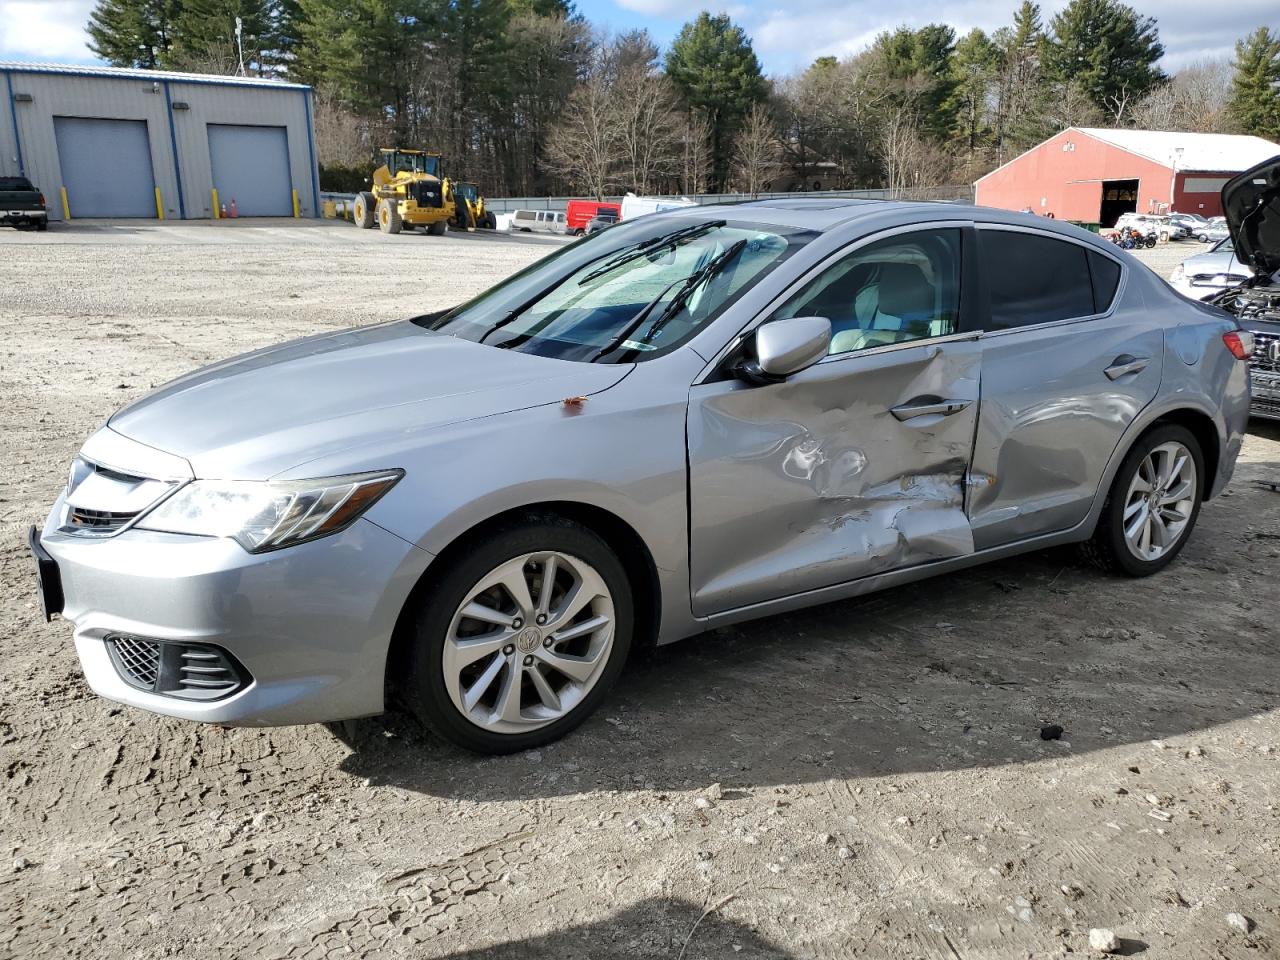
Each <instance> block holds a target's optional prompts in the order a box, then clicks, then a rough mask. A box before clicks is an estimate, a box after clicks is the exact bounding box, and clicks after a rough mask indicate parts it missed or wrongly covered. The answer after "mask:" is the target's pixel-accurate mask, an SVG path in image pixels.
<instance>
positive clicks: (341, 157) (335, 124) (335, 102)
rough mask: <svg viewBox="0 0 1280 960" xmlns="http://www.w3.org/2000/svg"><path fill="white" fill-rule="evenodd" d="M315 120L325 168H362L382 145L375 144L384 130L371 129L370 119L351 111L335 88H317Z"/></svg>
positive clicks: (320, 158) (317, 144) (319, 148)
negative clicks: (338, 95) (340, 98)
mask: <svg viewBox="0 0 1280 960" xmlns="http://www.w3.org/2000/svg"><path fill="white" fill-rule="evenodd" d="M313 120H314V123H315V130H316V154H317V159H318V160H319V161H320V163H321V165H322V166H326V167H333V166H343V167H355V166H359V165H360V164H363V163H367V162H368V161H369V160H370V158H371V157H372V156H373V151H374V150H375V149H376V148H377V147H378V146H379V144H376V143H374V142H373V141H374V139H376V138H377V134H378V133H380V131H375V130H373V129H371V127H372V122H371V121H370V120H369V119H368V118H367V117H361V116H360V115H359V114H357V113H355V112H354V111H352V110H350V109H348V108H347V106H346V105H345V104H343V103H342V102H341V101H340V100H339V99H338V97H337V95H336V94H335V93H334V90H333V88H332V87H331V86H328V85H325V86H321V87H319V88H317V89H316V91H315V111H314V114H313Z"/></svg>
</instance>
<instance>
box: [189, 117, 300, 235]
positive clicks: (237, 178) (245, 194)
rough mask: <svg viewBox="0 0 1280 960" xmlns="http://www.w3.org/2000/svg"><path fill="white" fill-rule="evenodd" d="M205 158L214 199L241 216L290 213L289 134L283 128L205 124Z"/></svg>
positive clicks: (271, 215)
mask: <svg viewBox="0 0 1280 960" xmlns="http://www.w3.org/2000/svg"><path fill="white" fill-rule="evenodd" d="M209 159H210V161H211V162H212V164H213V186H214V189H215V190H217V191H218V202H219V203H221V204H223V205H224V206H225V207H226V208H227V209H228V210H230V209H231V202H232V201H233V200H234V201H235V204H236V213H237V214H238V215H239V216H242V217H291V216H293V178H292V177H290V175H289V137H288V135H287V134H286V133H285V129H284V127H237V126H231V125H229V124H223V123H211V124H209Z"/></svg>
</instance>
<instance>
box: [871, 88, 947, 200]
mask: <svg viewBox="0 0 1280 960" xmlns="http://www.w3.org/2000/svg"><path fill="white" fill-rule="evenodd" d="M879 146H880V158H881V162H882V163H883V164H884V171H885V182H886V185H887V186H888V187H889V189H890V190H891V191H892V192H893V194H894V196H903V195H906V194H907V193H908V191H911V190H917V189H919V188H922V187H936V186H939V185H940V184H943V183H945V182H947V178H948V177H949V176H950V174H951V158H950V157H948V156H947V154H946V152H945V151H944V150H943V149H942V148H941V147H940V146H938V144H936V143H934V142H932V141H931V140H929V139H927V138H926V137H924V136H923V135H922V134H921V132H920V128H919V126H918V125H917V123H916V119H915V117H914V116H913V115H912V114H911V112H910V111H909V110H907V109H905V108H902V109H898V110H895V111H893V112H892V113H890V114H889V115H888V116H887V117H886V118H885V121H884V125H883V126H882V127H881V130H880V137H879Z"/></svg>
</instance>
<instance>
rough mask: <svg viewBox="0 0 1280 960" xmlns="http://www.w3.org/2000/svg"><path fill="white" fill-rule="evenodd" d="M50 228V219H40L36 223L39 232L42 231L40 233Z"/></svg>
mask: <svg viewBox="0 0 1280 960" xmlns="http://www.w3.org/2000/svg"><path fill="white" fill-rule="evenodd" d="M48 229H49V221H48V220H40V221H37V223H36V230H37V231H38V232H40V233H44V232H45V231H46V230H48Z"/></svg>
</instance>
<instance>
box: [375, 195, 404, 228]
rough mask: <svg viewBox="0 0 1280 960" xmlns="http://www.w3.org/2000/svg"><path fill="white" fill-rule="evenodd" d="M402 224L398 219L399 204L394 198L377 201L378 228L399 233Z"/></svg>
mask: <svg viewBox="0 0 1280 960" xmlns="http://www.w3.org/2000/svg"><path fill="white" fill-rule="evenodd" d="M403 226H404V221H402V220H401V219H400V205H399V204H398V203H396V202H395V201H394V200H381V201H379V202H378V228H379V229H380V230H381V231H382V232H383V233H399V232H400V229H401V228H402V227H403Z"/></svg>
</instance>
